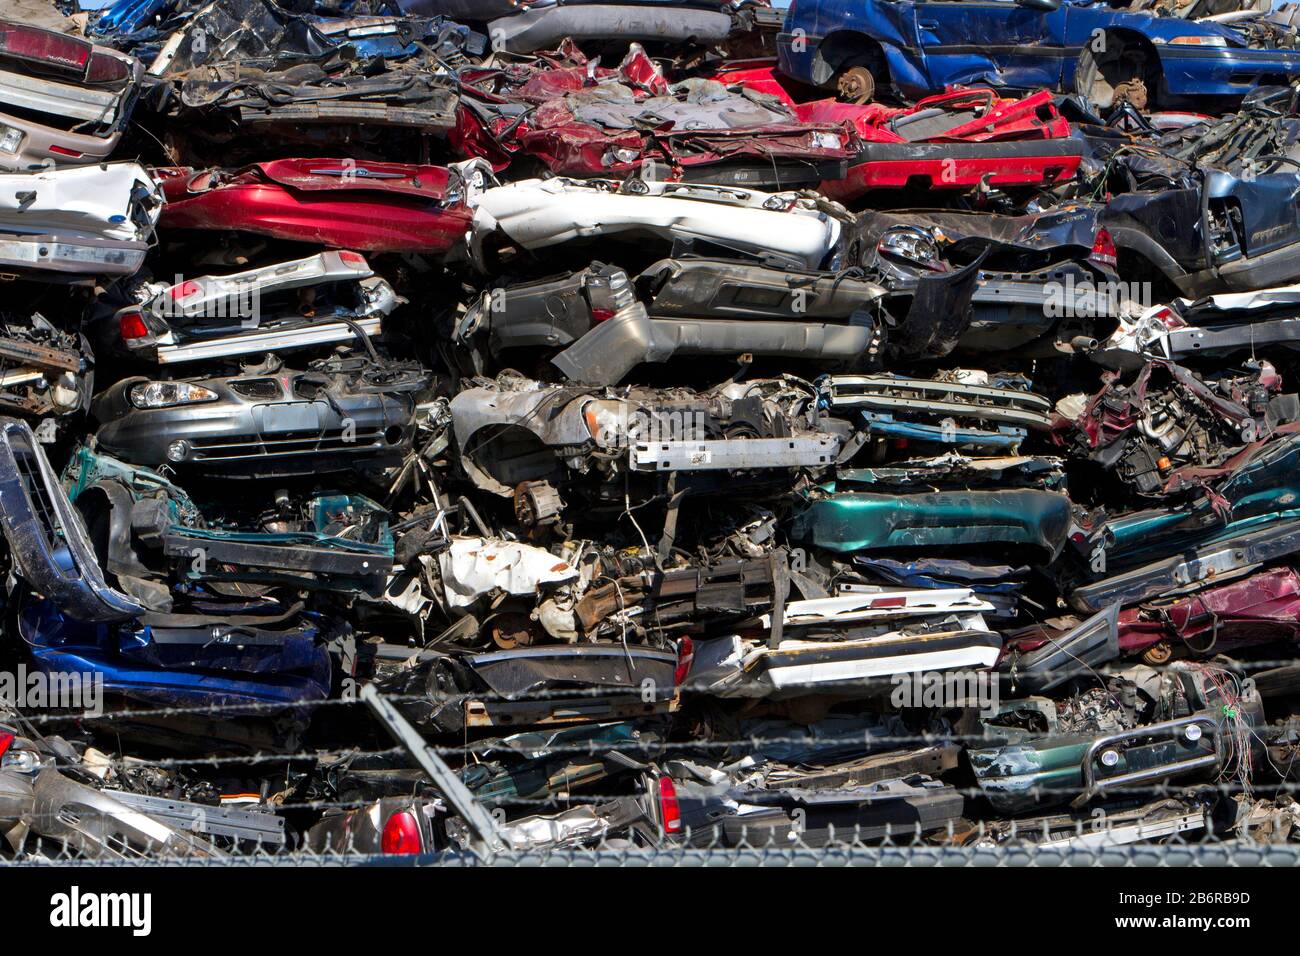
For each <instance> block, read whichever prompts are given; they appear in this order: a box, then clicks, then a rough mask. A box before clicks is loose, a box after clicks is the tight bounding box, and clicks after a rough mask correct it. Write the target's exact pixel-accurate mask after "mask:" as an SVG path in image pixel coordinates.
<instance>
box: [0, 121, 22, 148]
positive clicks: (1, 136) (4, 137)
mask: <svg viewBox="0 0 1300 956" xmlns="http://www.w3.org/2000/svg"><path fill="white" fill-rule="evenodd" d="M22 144H23V131H22V130H20V129H15V128H14V127H12V126H6V125H4V123H0V153H16V152H18V147H19V146H21V145H22Z"/></svg>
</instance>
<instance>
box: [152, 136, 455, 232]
mask: <svg viewBox="0 0 1300 956" xmlns="http://www.w3.org/2000/svg"><path fill="white" fill-rule="evenodd" d="M154 175H155V176H156V177H157V178H158V180H159V181H160V182H161V184H162V187H163V192H164V194H165V195H166V197H167V204H166V205H165V206H164V207H163V214H162V221H163V223H165V225H166V226H167V227H168V228H171V229H221V230H238V231H242V232H251V233H257V234H258V235H263V236H272V237H274V238H277V239H287V240H295V241H299V242H310V243H315V244H317V245H321V246H325V247H327V248H330V249H359V250H363V251H366V252H424V253H444V252H446V251H448V250H449V249H451V248H452V246H454V245H455V244H456V243H457V242H458V241H459V240H460V239H461V238H462V237H463V236H464V235H465V232H466V230H467V229H468V228H469V225H470V220H471V218H472V214H471V212H470V210H469V208H468V207H467V206H466V205H465V204H464V201H463V198H462V190H461V184H460V180H459V177H458V176H457V175H456V173H455V171H453V170H450V169H447V168H446V167H443V166H416V165H409V164H405V163H371V162H358V161H354V160H350V159H281V160H275V161H274V162H268V163H257V164H255V165H252V166H246V167H244V168H242V169H235V170H224V169H207V170H195V169H192V168H189V167H165V168H161V169H155V170H154Z"/></svg>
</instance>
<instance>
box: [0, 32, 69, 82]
mask: <svg viewBox="0 0 1300 956" xmlns="http://www.w3.org/2000/svg"><path fill="white" fill-rule="evenodd" d="M90 50H91V46H90V44H89V43H87V42H85V41H84V40H78V39H77V38H76V37H73V36H66V35H65V34H62V33H54V32H53V31H50V30H38V29H37V28H35V27H25V26H19V25H18V24H16V23H0V53H5V54H8V55H9V56H14V57H18V58H19V59H22V60H34V61H36V62H39V63H47V64H51V65H57V66H62V67H66V68H69V69H73V70H76V71H78V72H81V71H83V70H85V68H86V62H87V61H88V60H89V59H90Z"/></svg>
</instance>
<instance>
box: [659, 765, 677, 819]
mask: <svg viewBox="0 0 1300 956" xmlns="http://www.w3.org/2000/svg"><path fill="white" fill-rule="evenodd" d="M659 817H660V819H661V820H662V821H663V826H664V833H681V832H682V808H681V804H679V803H678V802H677V786H676V784H674V783H673V781H672V779H671V778H670V777H660V778H659Z"/></svg>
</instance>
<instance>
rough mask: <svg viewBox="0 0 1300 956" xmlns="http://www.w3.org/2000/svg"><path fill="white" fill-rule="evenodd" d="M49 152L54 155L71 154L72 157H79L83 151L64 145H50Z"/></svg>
mask: <svg viewBox="0 0 1300 956" xmlns="http://www.w3.org/2000/svg"><path fill="white" fill-rule="evenodd" d="M50 152H51V153H53V154H54V155H56V156H71V157H72V158H73V159H80V158H81V157H82V156H83V155H85V154H84V153H82V152H81V151H80V150H76V149H68V147H66V146H55V145H51V146H50Z"/></svg>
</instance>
